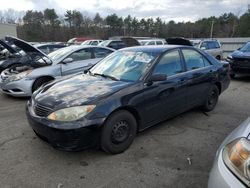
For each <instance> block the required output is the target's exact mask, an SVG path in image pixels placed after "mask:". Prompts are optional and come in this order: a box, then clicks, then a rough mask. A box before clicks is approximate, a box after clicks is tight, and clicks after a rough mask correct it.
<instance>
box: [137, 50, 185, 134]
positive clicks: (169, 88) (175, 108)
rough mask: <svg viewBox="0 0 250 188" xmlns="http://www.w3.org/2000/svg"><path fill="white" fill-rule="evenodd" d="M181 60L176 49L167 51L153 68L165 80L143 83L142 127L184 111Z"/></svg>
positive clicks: (183, 76)
mask: <svg viewBox="0 0 250 188" xmlns="http://www.w3.org/2000/svg"><path fill="white" fill-rule="evenodd" d="M184 71H185V69H184V65H183V60H182V58H181V56H180V52H179V50H178V49H176V50H172V51H170V52H167V53H166V54H165V55H163V57H162V58H161V59H160V61H159V62H158V63H157V64H156V66H155V67H154V69H153V72H152V75H154V74H165V75H167V80H165V81H159V82H155V83H152V84H151V85H148V84H145V85H144V99H145V100H144V116H143V117H144V122H145V123H144V125H143V126H145V127H143V128H142V129H144V128H147V127H148V126H151V125H152V124H155V123H158V122H160V121H162V120H165V119H167V118H169V117H172V116H174V115H176V114H178V113H179V112H182V111H185V108H186V103H187V94H186V90H187V88H186V87H187V85H186V78H185V72H184Z"/></svg>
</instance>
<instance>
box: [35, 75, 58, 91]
mask: <svg viewBox="0 0 250 188" xmlns="http://www.w3.org/2000/svg"><path fill="white" fill-rule="evenodd" d="M40 79H47V80H48V81H52V80H54V79H55V78H53V77H52V76H41V77H39V78H37V79H36V80H35V81H34V82H33V85H32V91H33V87H34V84H35V83H36V82H37V81H38V80H40Z"/></svg>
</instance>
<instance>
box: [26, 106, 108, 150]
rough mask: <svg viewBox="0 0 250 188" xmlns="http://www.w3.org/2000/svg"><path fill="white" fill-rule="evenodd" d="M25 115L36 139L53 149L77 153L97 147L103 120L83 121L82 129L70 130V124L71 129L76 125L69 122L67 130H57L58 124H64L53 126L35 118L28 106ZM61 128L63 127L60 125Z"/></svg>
mask: <svg viewBox="0 0 250 188" xmlns="http://www.w3.org/2000/svg"><path fill="white" fill-rule="evenodd" d="M26 115H27V119H28V122H29V124H30V126H31V127H32V129H33V130H34V132H35V133H36V134H37V136H38V137H40V138H41V139H42V140H44V141H46V142H47V143H49V144H50V145H52V146H53V147H55V148H57V149H60V150H65V151H79V150H83V149H86V148H90V147H95V146H97V145H98V143H99V137H100V130H101V129H100V127H101V125H102V123H103V122H104V120H103V119H99V120H84V121H83V122H84V123H82V124H84V125H82V126H83V127H79V126H77V128H72V129H71V128H70V124H71V125H72V127H76V125H75V124H78V123H77V122H71V123H67V124H68V129H59V128H55V127H56V126H57V127H60V124H64V123H59V122H57V123H56V125H55V122H52V121H50V120H48V119H46V118H41V117H36V116H34V115H32V112H31V111H30V107H29V106H28V105H27V108H26ZM85 125H88V126H85ZM62 127H65V125H62Z"/></svg>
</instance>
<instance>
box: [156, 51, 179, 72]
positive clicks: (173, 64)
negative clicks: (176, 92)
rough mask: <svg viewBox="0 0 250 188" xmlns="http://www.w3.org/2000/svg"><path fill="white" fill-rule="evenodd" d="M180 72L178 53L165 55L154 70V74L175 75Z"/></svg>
mask: <svg viewBox="0 0 250 188" xmlns="http://www.w3.org/2000/svg"><path fill="white" fill-rule="evenodd" d="M180 72H182V67H181V59H180V54H179V51H177V50H175V51H171V52H169V53H167V54H165V55H164V56H163V57H162V58H161V60H160V61H159V63H158V64H157V65H156V67H155V69H154V72H153V73H154V74H166V75H167V76H171V75H175V74H178V73H180Z"/></svg>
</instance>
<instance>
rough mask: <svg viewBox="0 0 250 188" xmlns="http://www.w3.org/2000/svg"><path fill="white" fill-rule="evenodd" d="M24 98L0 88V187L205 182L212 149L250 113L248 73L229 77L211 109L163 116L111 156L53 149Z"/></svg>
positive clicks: (200, 184)
mask: <svg viewBox="0 0 250 188" xmlns="http://www.w3.org/2000/svg"><path fill="white" fill-rule="evenodd" d="M26 101H27V99H16V98H12V97H8V96H5V95H2V94H0V187H1V188H2V187H3V188H12V187H24V188H28V187H32V188H36V187H46V188H47V187H51V188H54V187H55V188H62V187H63V188H64V187H67V188H68V187H88V188H89V187H116V188H117V187H170V188H173V187H192V188H196V187H202V188H203V187H206V186H207V181H208V175H209V171H210V168H211V167H212V163H213V158H214V156H215V152H216V149H217V148H218V147H219V145H220V143H221V142H222V141H223V139H224V138H225V137H226V135H227V134H229V133H230V132H231V131H232V130H233V129H234V128H235V127H236V126H238V125H239V124H240V123H241V122H243V121H244V120H245V119H246V118H247V117H248V116H249V114H250V105H249V104H250V77H240V78H238V79H235V80H233V81H232V82H231V85H230V87H229V89H228V90H226V91H225V92H224V93H223V94H222V95H221V97H220V99H219V103H218V106H217V107H216V109H215V110H214V111H212V112H210V113H207V114H206V113H202V112H201V111H200V110H198V109H194V110H191V111H189V112H186V113H184V114H181V115H179V116H178V117H176V118H174V119H171V120H168V121H165V122H163V123H161V124H159V125H157V126H155V127H153V128H150V129H148V130H146V131H144V132H143V133H140V134H139V135H138V136H137V137H136V139H135V141H134V143H133V144H132V146H131V147H130V148H129V149H128V150H127V151H126V152H124V153H122V154H119V155H113V156H112V155H108V154H106V153H104V152H102V151H98V150H95V149H90V150H85V151H81V152H63V151H58V150H55V149H54V148H52V147H51V146H50V145H48V144H47V143H45V142H43V141H42V140H40V139H39V138H37V137H36V136H35V134H34V133H33V131H32V130H31V128H30V127H29V125H28V123H27V120H26V116H25V104H26ZM188 159H190V160H188Z"/></svg>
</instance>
